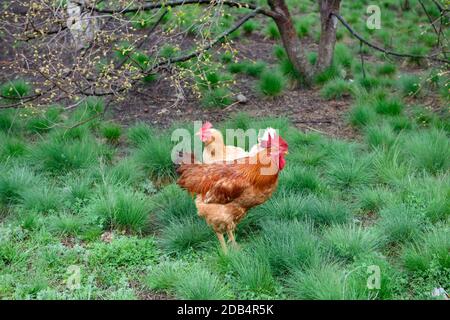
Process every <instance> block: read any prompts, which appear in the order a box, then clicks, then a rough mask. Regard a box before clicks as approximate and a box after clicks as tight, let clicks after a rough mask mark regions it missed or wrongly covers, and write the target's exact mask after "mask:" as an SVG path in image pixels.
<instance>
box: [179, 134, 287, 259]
mask: <svg viewBox="0 0 450 320" xmlns="http://www.w3.org/2000/svg"><path fill="white" fill-rule="evenodd" d="M261 147H262V149H261V151H259V152H258V153H257V154H256V155H254V156H252V157H246V158H242V159H239V160H235V161H234V162H232V163H230V162H226V163H225V162H224V163H212V164H199V163H195V161H186V162H189V163H186V162H184V161H183V162H182V163H181V164H180V166H179V167H178V169H177V172H178V173H179V174H180V177H179V179H178V181H177V183H178V185H179V186H181V187H182V188H184V189H186V190H187V191H189V192H190V193H191V194H192V195H193V196H194V195H195V196H196V199H195V205H196V207H197V210H198V214H199V215H200V216H202V217H204V218H205V219H206V222H207V223H208V225H210V226H211V227H212V228H213V229H214V231H215V232H216V234H217V237H218V238H219V241H220V245H221V246H222V250H223V251H224V252H225V253H227V251H228V249H227V246H226V243H225V239H224V234H225V233H226V234H227V235H228V241H230V242H231V243H232V244H233V245H234V246H237V243H236V240H235V237H234V230H235V228H236V226H237V224H238V223H239V221H241V219H242V218H243V217H245V215H246V213H247V211H248V210H249V209H250V208H252V207H255V206H257V205H260V204H262V203H264V202H265V201H266V200H267V199H269V198H270V196H271V195H272V193H273V192H274V190H275V189H276V187H277V182H278V173H279V172H280V171H281V170H282V169H283V167H284V165H285V163H286V161H285V159H284V156H285V154H286V153H287V151H288V145H287V143H286V142H285V141H284V140H283V139H282V138H281V137H279V136H274V137H272V136H271V135H269V136H268V140H264V141H261ZM183 158H185V159H190V157H189V156H188V157H183Z"/></svg>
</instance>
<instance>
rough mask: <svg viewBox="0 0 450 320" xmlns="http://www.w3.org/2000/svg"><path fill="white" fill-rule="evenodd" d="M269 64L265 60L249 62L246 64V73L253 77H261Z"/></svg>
mask: <svg viewBox="0 0 450 320" xmlns="http://www.w3.org/2000/svg"><path fill="white" fill-rule="evenodd" d="M266 67H267V65H266V63H264V62H263V61H255V62H249V63H248V64H246V68H245V73H246V74H248V75H249V76H252V77H259V76H260V75H261V74H262V73H263V72H264V70H265V69H266Z"/></svg>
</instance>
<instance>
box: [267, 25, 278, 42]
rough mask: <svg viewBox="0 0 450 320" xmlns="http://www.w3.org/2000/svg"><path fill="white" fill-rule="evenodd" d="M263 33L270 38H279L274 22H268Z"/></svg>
mask: <svg viewBox="0 0 450 320" xmlns="http://www.w3.org/2000/svg"><path fill="white" fill-rule="evenodd" d="M265 34H266V36H267V37H268V38H270V39H279V38H280V31H278V27H277V25H276V24H275V22H270V23H269V24H268V25H267V27H266V29H265Z"/></svg>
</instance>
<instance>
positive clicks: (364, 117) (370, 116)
mask: <svg viewBox="0 0 450 320" xmlns="http://www.w3.org/2000/svg"><path fill="white" fill-rule="evenodd" d="M376 117H377V115H376V113H375V111H374V110H373V109H372V108H371V107H370V106H368V105H366V104H357V105H355V106H353V107H352V108H351V109H350V112H349V115H348V119H349V120H348V121H349V122H350V124H351V125H352V126H355V127H363V126H366V125H368V124H370V123H374V122H375V121H376Z"/></svg>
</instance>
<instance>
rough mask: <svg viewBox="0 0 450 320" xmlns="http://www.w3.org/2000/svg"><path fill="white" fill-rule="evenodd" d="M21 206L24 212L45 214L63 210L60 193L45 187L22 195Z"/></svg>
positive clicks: (30, 190) (37, 187) (38, 187)
mask: <svg viewBox="0 0 450 320" xmlns="http://www.w3.org/2000/svg"><path fill="white" fill-rule="evenodd" d="M20 202H21V205H22V206H23V209H24V210H29V211H36V212H37V213H41V214H45V213H50V212H57V211H58V210H60V209H61V202H62V201H61V196H60V193H59V192H58V191H57V190H55V189H53V188H48V187H45V186H36V187H34V188H31V189H28V190H27V191H26V192H24V193H23V194H22V199H21V201H20Z"/></svg>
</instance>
